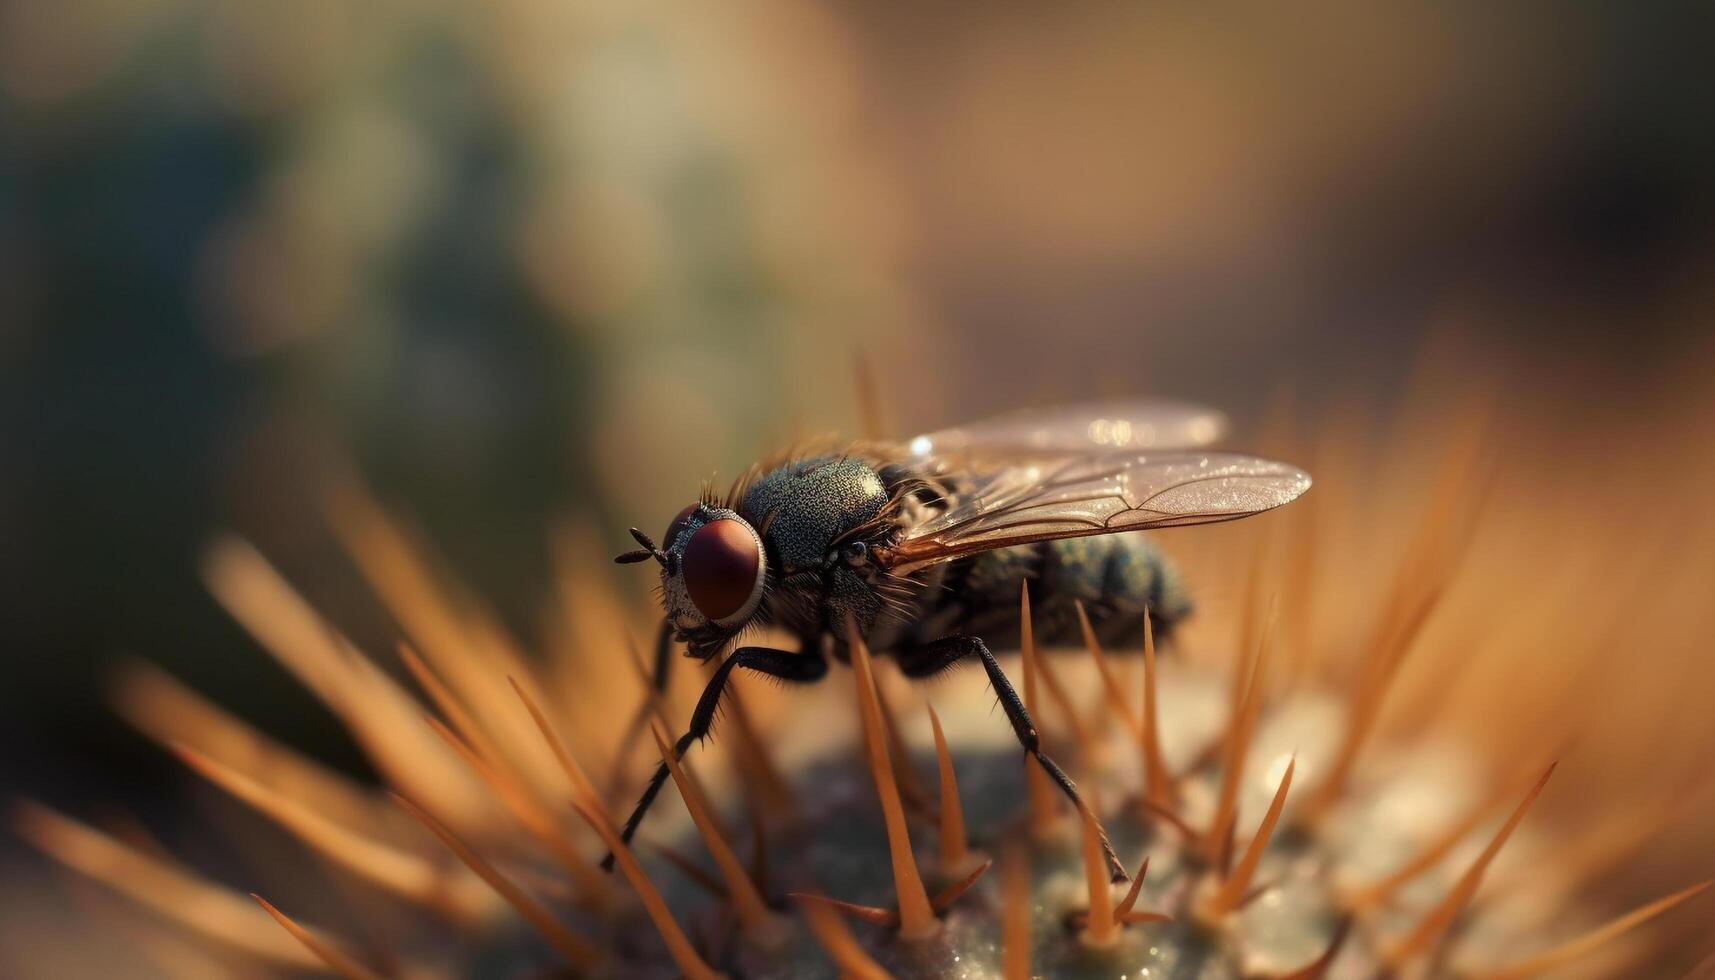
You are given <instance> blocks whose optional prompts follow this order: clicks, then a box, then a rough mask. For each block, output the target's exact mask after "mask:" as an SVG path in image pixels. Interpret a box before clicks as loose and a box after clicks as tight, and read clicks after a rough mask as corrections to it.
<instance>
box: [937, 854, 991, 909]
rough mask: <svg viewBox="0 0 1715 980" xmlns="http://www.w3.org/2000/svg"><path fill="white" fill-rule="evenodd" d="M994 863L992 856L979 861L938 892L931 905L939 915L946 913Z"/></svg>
mask: <svg viewBox="0 0 1715 980" xmlns="http://www.w3.org/2000/svg"><path fill="white" fill-rule="evenodd" d="M993 865H994V860H993V859H992V858H984V859H983V860H982V861H980V862H978V864H977V866H976V867H974V868H972V869H971V870H970V871H968V872H966V873H965V876H964V877H963V878H960V879H959V880H958V881H955V882H953V883H952V884H950V885H948V886H947V887H945V888H943V889H941V890H940V891H938V892H936V893H935V897H934V898H932V899H930V900H929V906H930V907H931V908H933V909H934V910H935V912H936V914H937V915H941V914H945V913H946V911H947V910H948V909H950V908H952V907H953V903H954V902H957V901H958V900H959V898H960V896H962V895H964V894H965V892H968V891H970V890H971V888H972V887H973V886H975V885H976V883H977V881H978V880H980V879H981V878H982V876H983V875H985V874H987V873H988V869H989V868H990V867H992V866H993Z"/></svg>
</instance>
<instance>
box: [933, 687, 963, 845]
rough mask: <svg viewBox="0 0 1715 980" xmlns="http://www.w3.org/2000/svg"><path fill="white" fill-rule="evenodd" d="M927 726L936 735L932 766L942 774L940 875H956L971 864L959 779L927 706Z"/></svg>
mask: <svg viewBox="0 0 1715 980" xmlns="http://www.w3.org/2000/svg"><path fill="white" fill-rule="evenodd" d="M929 725H930V727H931V728H933V729H934V732H935V762H936V765H937V767H938V768H939V769H940V774H941V821H940V822H941V871H942V872H943V873H945V874H957V873H958V872H959V871H961V870H963V869H964V868H965V866H966V865H967V864H969V863H970V857H971V852H970V849H969V848H968V847H967V846H966V844H965V808H964V806H963V805H962V804H961V803H960V802H959V777H958V774H956V773H955V772H954V771H953V756H952V754H951V753H950V752H948V751H947V736H946V735H945V734H944V733H943V732H942V731H941V717H940V716H939V715H937V714H936V713H935V706H934V705H929Z"/></svg>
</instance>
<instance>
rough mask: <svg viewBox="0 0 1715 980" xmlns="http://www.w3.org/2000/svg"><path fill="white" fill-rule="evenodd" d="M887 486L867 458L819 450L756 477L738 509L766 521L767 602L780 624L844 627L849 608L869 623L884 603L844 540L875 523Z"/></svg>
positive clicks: (804, 628)
mask: <svg viewBox="0 0 1715 980" xmlns="http://www.w3.org/2000/svg"><path fill="white" fill-rule="evenodd" d="M888 499H889V492H888V490H887V487H886V486H885V485H884V484H883V482H882V479H881V477H880V476H879V475H878V474H877V473H876V471H875V469H874V468H872V467H871V466H870V465H869V464H868V463H866V462H865V461H863V460H861V459H858V458H855V457H851V456H817V457H813V458H811V459H804V460H797V461H794V462H791V463H787V464H785V465H783V466H779V467H776V468H775V469H772V470H770V471H768V472H767V473H764V474H763V475H762V476H760V477H758V478H757V479H756V481H755V482H754V483H752V484H751V485H750V487H749V488H748V489H747V490H746V491H745V494H744V498H743V500H741V501H740V502H739V507H738V510H739V513H741V514H743V515H744V516H745V517H746V518H747V519H748V520H750V521H751V523H752V524H753V525H754V526H756V527H758V528H760V529H761V532H762V537H763V542H764V546H765V547H766V549H767V551H768V555H769V558H770V560H771V562H772V563H773V566H774V567H773V568H772V569H771V578H770V582H771V587H770V594H769V597H768V600H767V601H768V602H769V605H770V614H771V617H772V618H773V619H775V621H776V622H778V623H779V624H780V625H783V626H787V627H788V628H792V629H794V630H796V631H798V632H800V633H802V634H805V635H809V634H812V633H816V632H821V631H824V630H825V631H827V632H831V633H834V634H835V635H836V636H838V635H839V634H841V633H842V632H843V631H844V623H845V621H846V618H847V617H848V616H849V617H851V618H853V619H855V620H856V621H857V623H858V625H859V627H860V628H861V629H864V630H867V629H868V628H869V626H870V625H871V624H872V623H873V622H874V621H875V619H876V618H877V616H878V615H879V614H880V612H881V610H882V607H883V605H884V603H883V602H882V600H881V598H880V597H879V596H878V595H876V593H875V589H874V588H873V582H872V581H871V579H870V578H869V577H868V576H867V575H866V572H867V571H868V570H867V569H865V568H864V567H863V564H864V563H863V562H862V561H861V560H848V559H847V558H846V557H845V556H843V554H842V548H843V547H846V546H849V545H851V544H852V542H853V541H854V540H856V537H857V535H854V532H859V531H861V530H862V529H864V528H866V527H870V526H872V525H874V524H875V523H876V521H877V519H878V518H879V517H880V516H881V514H882V511H883V509H884V508H885V507H886V506H887V503H888Z"/></svg>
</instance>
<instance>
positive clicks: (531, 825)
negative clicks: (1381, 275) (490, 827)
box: [425, 718, 612, 908]
mask: <svg viewBox="0 0 1715 980" xmlns="http://www.w3.org/2000/svg"><path fill="white" fill-rule="evenodd" d="M425 720H426V721H427V722H428V724H429V727H430V728H431V729H433V730H434V732H435V734H437V735H439V736H440V737H441V739H442V740H443V741H444V742H446V743H447V744H448V745H449V746H451V747H452V748H453V750H454V751H455V752H457V753H458V754H459V756H460V757H461V758H463V759H464V761H465V764H466V765H468V766H470V768H471V771H472V772H475V773H476V774H477V776H478V777H479V778H480V779H481V780H482V782H483V783H484V784H485V785H487V786H488V788H489V789H490V790H492V791H493V793H494V795H495V797H496V798H497V799H499V800H500V802H501V804H502V805H503V806H505V808H506V809H507V811H508V812H510V813H511V814H512V816H513V819H515V820H517V821H518V823H519V825H520V826H522V827H523V828H524V829H525V830H526V831H527V832H528V833H529V834H530V836H531V837H534V838H535V839H536V841H537V842H538V843H540V844H541V845H542V846H543V847H544V848H546V849H547V850H548V853H550V854H552V855H553V856H554V859H555V861H556V862H557V863H558V864H559V866H560V868H561V869H562V870H564V871H565V872H566V877H567V879H568V880H569V881H570V882H571V883H572V885H573V887H574V888H575V889H576V891H577V893H578V896H579V897H580V898H582V899H583V900H584V901H586V902H588V903H589V904H591V905H592V906H594V907H596V908H602V907H605V906H606V905H607V903H608V901H609V899H610V898H611V897H612V896H611V895H610V894H609V888H608V883H607V879H605V878H603V877H602V876H601V873H600V872H598V871H597V870H596V869H595V868H594V866H592V865H591V864H590V863H589V862H588V860H586V859H585V857H584V855H583V854H582V853H580V852H579V851H578V848H577V845H576V844H575V843H574V842H573V841H572V839H571V837H570V836H569V835H568V834H567V833H566V828H565V827H564V826H563V825H562V824H561V823H560V822H559V821H558V820H556V819H554V815H553V814H552V813H551V812H549V810H548V808H547V806H546V805H545V804H543V803H542V801H541V800H539V799H537V798H536V795H535V794H534V793H533V792H532V791H531V790H530V788H529V787H527V786H525V785H524V783H523V782H522V781H521V780H519V779H518V778H517V777H516V776H515V775H514V774H513V773H512V772H511V771H510V770H508V769H504V768H502V767H500V766H497V765H493V764H491V763H489V761H488V760H487V759H484V758H483V757H482V756H481V755H480V754H479V753H478V752H477V751H476V750H475V749H473V748H471V747H470V746H469V745H467V744H465V742H464V740H463V739H461V738H459V736H458V734H457V733H455V732H454V731H452V729H450V728H448V727H447V726H445V725H443V724H441V723H440V722H439V721H437V720H436V719H434V718H426V719H425Z"/></svg>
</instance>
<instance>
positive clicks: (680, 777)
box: [649, 723, 779, 937]
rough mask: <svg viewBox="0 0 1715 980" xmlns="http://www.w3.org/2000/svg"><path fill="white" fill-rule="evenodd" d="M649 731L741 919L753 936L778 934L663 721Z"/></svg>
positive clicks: (773, 921)
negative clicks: (673, 744)
mask: <svg viewBox="0 0 1715 980" xmlns="http://www.w3.org/2000/svg"><path fill="white" fill-rule="evenodd" d="M649 731H650V734H652V735H654V736H655V747H656V748H657V749H658V750H659V751H660V753H661V761H662V762H664V763H666V765H667V771H668V772H669V773H670V774H671V775H672V777H673V783H674V785H676V786H678V787H679V796H680V798H682V799H683V800H684V801H685V809H686V810H688V811H689V812H690V814H691V822H692V823H694V824H696V825H697V832H698V833H699V834H701V835H702V837H703V843H704V844H705V845H706V846H707V847H708V849H709V854H710V855H712V856H713V857H714V859H715V867H716V868H718V869H719V870H720V873H721V879H722V880H723V881H724V882H725V883H726V891H727V897H728V899H729V900H730V901H731V902H732V905H733V910H734V911H735V912H736V913H737V914H738V919H739V922H740V923H742V924H743V926H744V928H745V931H746V932H748V933H750V934H751V935H752V936H753V937H754V936H762V935H765V934H766V935H770V936H775V935H778V933H779V930H778V929H777V928H776V925H777V923H776V922H775V919H774V915H773V914H772V913H771V912H769V911H768V905H767V903H765V902H764V901H763V900H762V896H761V895H760V894H759V893H758V892H757V890H756V886H755V885H754V884H752V882H751V880H750V876H749V875H747V874H745V870H744V865H743V864H740V863H739V860H738V855H736V854H734V853H733V851H732V848H731V847H730V846H729V845H728V844H727V842H726V838H725V837H723V836H722V835H721V832H720V828H719V827H718V826H716V824H715V819H714V816H713V815H712V814H711V813H710V811H709V805H708V801H707V800H705V799H704V798H703V793H702V790H701V789H700V788H698V786H697V785H696V782H695V781H694V780H691V779H689V778H687V774H686V771H685V768H684V763H683V762H681V761H680V760H678V759H676V758H674V756H673V748H672V746H671V745H669V744H668V742H667V735H666V733H665V732H663V731H662V730H661V726H660V724H659V723H657V724H655V725H652V726H650V729H649Z"/></svg>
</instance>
